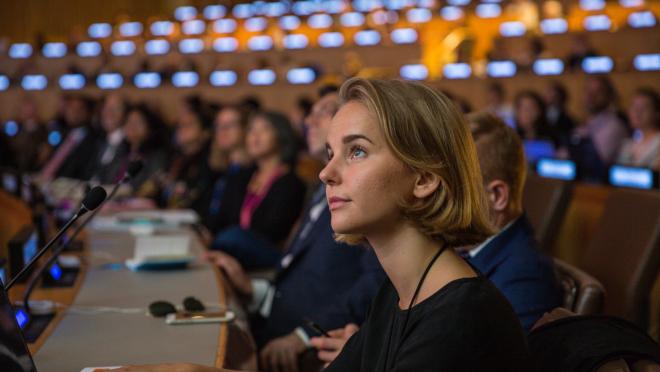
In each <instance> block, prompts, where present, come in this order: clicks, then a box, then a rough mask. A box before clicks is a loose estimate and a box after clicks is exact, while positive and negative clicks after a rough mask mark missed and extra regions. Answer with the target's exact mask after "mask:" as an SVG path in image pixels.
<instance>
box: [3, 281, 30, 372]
mask: <svg viewBox="0 0 660 372" xmlns="http://www.w3.org/2000/svg"><path fill="white" fill-rule="evenodd" d="M26 319H27V314H25V312H14V308H13V307H12V306H11V303H10V302H9V297H8V296H7V292H6V291H5V288H4V286H0V366H2V370H3V371H6V372H32V371H35V372H36V370H37V369H36V367H35V365H34V361H33V360H32V356H31V355H30V350H29V349H28V348H27V345H26V344H25V340H24V339H23V334H22V333H21V328H20V326H19V320H21V321H22V322H23V323H25V320H26Z"/></svg>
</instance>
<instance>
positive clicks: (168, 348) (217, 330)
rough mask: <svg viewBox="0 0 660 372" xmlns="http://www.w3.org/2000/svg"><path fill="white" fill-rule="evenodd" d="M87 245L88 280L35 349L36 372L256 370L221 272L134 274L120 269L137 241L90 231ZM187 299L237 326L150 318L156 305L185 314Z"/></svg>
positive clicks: (197, 248)
mask: <svg viewBox="0 0 660 372" xmlns="http://www.w3.org/2000/svg"><path fill="white" fill-rule="evenodd" d="M158 234H159V235H169V234H171V235H179V236H180V235H181V234H186V235H189V236H190V237H191V238H192V239H191V242H192V243H191V247H190V249H191V251H192V252H193V253H199V252H201V250H202V249H203V248H202V246H201V244H200V243H199V241H198V239H197V238H196V236H195V235H194V234H193V233H192V232H191V231H190V230H189V229H184V228H179V229H171V230H168V231H165V232H161V233H158ZM87 240H88V248H87V250H86V252H85V254H83V257H84V261H85V265H84V269H83V271H82V273H81V274H82V275H83V276H84V277H81V278H79V280H78V281H79V282H80V283H79V286H80V287H79V289H78V291H77V294H76V295H75V298H74V299H73V302H72V303H71V304H70V305H69V306H66V305H65V307H64V308H63V309H59V310H58V316H57V317H56V318H55V322H54V323H53V324H52V325H51V326H50V327H49V329H47V330H46V333H45V334H44V335H43V336H42V338H43V340H42V339H40V340H38V341H37V343H36V344H35V345H33V348H34V349H36V350H35V351H34V356H33V357H34V361H35V364H36V365H37V368H38V369H39V371H46V372H48V371H80V370H81V369H82V368H84V367H95V366H116V365H126V364H145V363H161V362H191V363H199V364H203V365H208V366H217V367H221V366H225V367H229V366H230V365H229V363H228V362H229V361H228V359H232V358H233V362H232V363H231V364H232V365H231V367H234V368H236V367H248V368H249V367H250V366H252V365H254V363H255V358H254V355H255V354H254V348H253V347H252V344H251V342H250V341H251V340H250V339H249V337H248V338H246V336H245V335H246V334H247V332H245V331H246V330H247V322H246V320H245V314H244V312H243V311H242V310H241V308H240V306H239V305H238V304H237V303H236V302H235V301H233V300H232V296H231V295H230V294H229V293H228V290H227V288H226V286H225V285H224V281H223V277H222V274H221V273H220V272H219V271H218V270H217V269H216V268H214V267H212V266H211V265H209V264H207V263H204V262H194V263H193V264H191V265H190V266H189V268H188V269H186V270H175V271H144V272H142V271H141V272H133V271H130V270H128V269H127V268H126V267H125V266H124V265H121V263H123V262H124V260H126V259H127V258H130V257H132V256H133V246H134V242H135V238H134V237H133V236H132V235H131V234H130V233H128V232H119V231H113V232H101V231H93V230H92V231H90V232H89V234H88V239H87ZM188 296H194V297H196V298H198V299H200V300H201V301H202V302H203V303H204V304H205V305H207V307H213V306H215V307H220V308H227V309H231V310H232V311H234V312H235V313H236V315H237V318H236V320H235V321H233V322H232V323H229V324H225V323H221V324H195V325H167V324H165V322H164V319H163V318H154V317H151V316H149V315H147V314H146V312H147V308H148V305H149V304H150V303H151V302H153V301H157V300H164V301H169V302H171V303H172V304H175V305H177V306H181V304H182V301H183V299H184V298H185V297H188ZM37 297H42V296H37ZM46 297H48V296H46ZM235 349H236V350H235ZM238 349H240V350H238ZM228 354H234V355H233V356H230V357H228Z"/></svg>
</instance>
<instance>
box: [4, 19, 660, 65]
mask: <svg viewBox="0 0 660 372" xmlns="http://www.w3.org/2000/svg"><path fill="white" fill-rule="evenodd" d="M443 11H444V12H446V14H445V13H443V14H445V15H446V16H447V17H450V18H452V19H458V18H460V17H461V16H462V11H461V10H460V8H456V7H448V8H444V9H443ZM350 14H356V15H359V17H362V18H359V17H358V16H354V17H353V18H354V19H351V18H349V21H346V24H348V25H350V26H359V25H361V24H363V23H364V19H363V16H362V15H361V14H360V13H347V14H345V15H344V16H348V15H350ZM287 17H293V18H287ZM287 17H283V18H282V19H281V20H280V27H282V28H284V29H287V30H293V29H295V28H297V27H298V25H299V23H300V21H299V20H297V17H295V16H287ZM314 17H320V18H314ZM324 17H330V16H328V15H321V14H317V15H314V16H313V17H310V19H309V20H308V22H309V21H313V20H314V22H313V23H314V24H316V25H317V26H319V27H320V28H327V27H330V25H331V23H332V19H331V18H324ZM342 17H343V16H342ZM457 17H458V18H457ZM628 21H629V24H630V25H631V26H632V27H636V28H643V27H654V26H655V25H656V18H655V16H654V15H653V13H652V12H650V11H642V12H636V13H632V14H631V15H630V16H629V18H628ZM197 22H201V23H197ZM188 25H192V26H190V27H186V26H188ZM266 25H267V21H266V19H265V18H251V19H249V20H247V21H246V27H247V28H248V29H249V30H250V31H255V32H257V31H263V30H264V29H265V28H266ZM611 25H612V24H611V21H610V19H609V17H608V16H607V15H604V14H600V15H593V16H589V17H586V18H585V23H584V26H585V29H586V30H588V31H605V30H609V29H610V28H611ZM193 26H194V27H193ZM205 27H206V25H205V24H204V22H203V21H200V20H195V21H188V22H187V23H184V24H183V30H184V31H186V30H187V31H189V32H187V34H189V35H197V34H202V33H203V32H204V29H205ZM235 29H236V21H234V20H231V19H221V20H219V21H216V23H215V24H214V31H215V32H218V33H231V32H233V31H234V30H235ZM111 30H112V27H111V26H110V24H107V23H99V24H94V25H92V26H90V33H91V34H93V35H96V36H97V37H98V36H99V35H105V33H107V32H111ZM120 30H123V31H122V36H137V35H139V34H141V33H142V24H141V23H139V22H129V23H124V24H122V25H121V26H120ZM172 30H173V24H172V23H171V22H168V21H158V22H154V23H153V24H152V25H151V32H152V35H154V36H166V35H169V34H171V33H172ZM541 30H542V31H543V32H544V33H545V34H560V33H565V32H567V31H568V24H567V22H566V20H565V19H562V18H554V19H545V20H543V21H541ZM526 32H527V29H526V27H525V25H524V24H523V23H522V22H518V21H512V22H504V23H502V24H501V25H500V33H501V35H502V36H505V37H516V36H522V35H524V34H525V33H526ZM184 33H186V32H184ZM390 37H391V39H392V42H394V43H395V44H410V43H414V42H416V41H417V38H418V35H417V31H416V30H415V29H414V28H400V29H396V30H393V31H392V33H391V34H390ZM380 41H381V35H380V33H379V32H377V31H375V30H363V31H360V32H357V33H356V34H355V36H354V42H355V44H357V45H360V46H366V45H377V44H379V43H380ZM318 43H319V45H320V46H321V47H325V48H333V47H339V46H343V45H344V36H343V34H341V33H340V32H326V33H324V34H321V36H320V37H319V40H318ZM273 44H274V43H273V39H272V38H271V37H270V36H268V35H259V36H254V37H252V38H250V40H249V41H248V49H249V50H252V51H260V50H270V49H272V48H273ZM308 44H309V40H308V38H307V36H306V35H304V34H292V35H287V36H285V37H284V39H283V47H284V48H287V49H302V48H305V47H307V45H308ZM213 49H214V50H216V51H218V52H233V51H236V50H237V49H238V40H237V39H236V38H233V37H220V38H218V39H216V40H215V42H214V44H213ZM135 50H136V46H135V43H134V42H133V41H130V40H118V41H115V42H113V43H112V44H111V47H110V51H111V53H112V54H113V55H116V56H125V55H131V54H133V53H135ZM179 50H180V51H181V52H182V53H200V52H201V51H203V50H204V41H203V40H202V39H195V38H189V39H183V40H181V41H180V42H179ZM101 51H102V47H101V44H100V43H98V42H95V41H84V42H81V43H79V44H78V45H77V46H76V53H77V54H78V56H80V57H95V56H98V55H99V54H101ZM169 51H170V43H169V41H167V40H164V39H155V40H149V41H147V42H146V43H145V52H146V53H147V54H150V55H161V54H166V53H168V52H169ZM67 52H68V48H67V46H66V44H65V43H62V42H51V43H46V44H44V46H43V48H42V50H41V53H42V55H43V56H44V57H46V58H61V57H64V56H66V54H67ZM32 53H33V48H32V45H30V44H28V43H15V44H12V45H11V46H10V48H9V51H8V55H9V57H10V58H14V59H23V58H29V57H30V56H31V55H32Z"/></svg>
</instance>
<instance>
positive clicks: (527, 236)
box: [312, 113, 561, 363]
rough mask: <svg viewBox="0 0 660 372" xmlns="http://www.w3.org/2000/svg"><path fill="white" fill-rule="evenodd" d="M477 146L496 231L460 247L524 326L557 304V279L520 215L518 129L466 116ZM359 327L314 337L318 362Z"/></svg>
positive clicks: (487, 117)
mask: <svg viewBox="0 0 660 372" xmlns="http://www.w3.org/2000/svg"><path fill="white" fill-rule="evenodd" d="M468 121H469V126H470V130H471V132H472V137H473V139H474V141H475V144H476V148H477V155H478V158H479V163H480V167H481V170H482V177H483V184H484V189H485V192H486V196H487V200H488V207H489V208H488V209H489V217H490V221H491V223H492V224H493V225H494V226H495V227H496V229H498V230H499V232H498V233H497V234H495V235H493V236H491V237H490V238H489V239H487V240H486V241H484V242H483V243H481V244H480V245H479V246H476V247H475V246H472V247H461V248H459V249H458V251H459V252H461V255H463V256H465V258H466V260H467V261H468V262H469V263H470V264H471V265H472V266H473V267H474V268H476V269H477V270H479V272H480V273H481V274H482V275H484V276H485V277H486V278H488V279H489V280H490V281H491V282H492V283H493V284H495V286H496V287H497V288H498V289H499V290H500V291H501V292H502V294H504V296H505V297H506V298H507V300H509V302H510V303H511V305H512V306H513V310H514V311H515V313H516V315H517V316H518V320H519V321H520V323H521V324H522V326H523V328H524V329H525V331H527V332H529V331H530V330H531V327H532V326H533V325H534V323H535V322H536V321H537V320H538V319H540V318H541V317H542V316H543V314H544V313H545V312H548V311H550V310H552V309H553V308H555V307H557V306H560V305H561V292H560V288H559V282H558V280H557V278H556V276H555V272H554V265H553V264H552V261H551V259H550V258H549V257H546V256H544V255H543V254H541V253H540V251H539V250H538V246H537V244H536V241H535V240H534V234H533V231H532V227H531V226H530V223H529V221H528V219H527V217H526V216H525V215H524V212H523V206H522V193H523V187H524V184H525V177H526V173H527V164H526V161H525V155H524V153H523V146H522V143H521V141H520V139H519V138H518V136H517V135H516V133H515V132H514V131H513V130H512V129H511V128H509V127H507V126H506V124H504V123H503V122H501V121H500V120H499V119H498V118H496V117H495V116H493V115H492V114H489V113H477V114H472V115H470V116H468ZM356 331H357V326H356V325H354V324H349V325H347V326H345V327H344V328H343V329H335V330H332V331H330V335H331V336H332V337H330V338H327V337H321V338H315V339H312V344H313V345H314V346H316V347H317V348H318V349H319V352H318V357H319V359H321V360H322V361H324V362H326V363H328V362H332V361H333V360H334V359H335V358H336V357H337V355H338V353H339V352H340V351H341V349H342V348H343V347H344V344H345V343H346V341H347V340H348V339H349V338H350V337H351V336H352V335H353V334H354V333H355V332H356Z"/></svg>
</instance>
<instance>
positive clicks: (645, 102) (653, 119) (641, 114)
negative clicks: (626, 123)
mask: <svg viewBox="0 0 660 372" xmlns="http://www.w3.org/2000/svg"><path fill="white" fill-rule="evenodd" d="M628 117H629V118H630V125H631V126H632V127H633V128H635V129H647V128H653V127H654V126H656V125H658V120H659V119H660V118H658V116H657V113H656V112H655V110H654V109H653V104H652V103H651V100H650V99H648V98H647V97H646V96H643V95H640V94H637V95H635V96H634V97H633V99H632V102H631V103H630V109H628Z"/></svg>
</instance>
